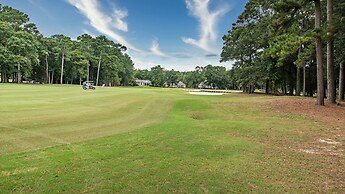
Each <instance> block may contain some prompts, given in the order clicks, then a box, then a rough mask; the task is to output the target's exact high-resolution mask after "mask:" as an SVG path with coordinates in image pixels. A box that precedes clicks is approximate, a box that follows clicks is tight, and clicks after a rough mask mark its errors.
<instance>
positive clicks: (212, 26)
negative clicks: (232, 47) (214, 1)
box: [182, 0, 229, 52]
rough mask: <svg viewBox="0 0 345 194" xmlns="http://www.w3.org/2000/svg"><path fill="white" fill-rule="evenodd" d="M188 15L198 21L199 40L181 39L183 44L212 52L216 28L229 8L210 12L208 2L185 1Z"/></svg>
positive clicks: (208, 0) (207, 0) (204, 0)
mask: <svg viewBox="0 0 345 194" xmlns="http://www.w3.org/2000/svg"><path fill="white" fill-rule="evenodd" d="M185 2H186V4H187V9H188V10H189V12H190V14H191V15H192V16H194V17H196V18H197V19H198V20H199V23H200V26H199V28H200V29H199V30H200V38H199V40H195V39H192V38H182V40H183V42H185V43H187V44H191V45H194V46H197V47H199V48H201V49H203V50H205V51H208V52H213V50H214V48H213V43H214V42H215V41H216V39H217V32H216V27H217V23H218V21H219V19H220V17H221V16H223V15H224V14H225V13H227V12H228V11H229V6H227V5H224V6H222V7H221V8H219V9H217V10H215V11H213V12H211V11H210V10H209V3H210V0H185Z"/></svg>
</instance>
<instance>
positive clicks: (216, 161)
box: [0, 85, 340, 193]
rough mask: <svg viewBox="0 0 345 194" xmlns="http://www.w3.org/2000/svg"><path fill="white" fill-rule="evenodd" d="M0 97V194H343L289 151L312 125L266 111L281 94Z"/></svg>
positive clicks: (41, 93) (36, 93) (112, 92)
mask: <svg viewBox="0 0 345 194" xmlns="http://www.w3.org/2000/svg"><path fill="white" fill-rule="evenodd" d="M0 98H1V104H0V111H1V117H0V133H1V136H0V147H1V152H0V190H1V191H2V192H1V193H3V192H4V193H8V192H15V193H23V192H24V193H27V192H34V193H57V192H63V193H114V192H121V193H170V192H178V193H207V192H211V193H238V192H242V193H248V192H257V193H282V192H290V193H306V192H307V193H308V192H311V193H314V192H331V191H338V192H339V191H340V190H337V187H336V185H335V184H332V183H330V182H329V181H328V182H327V186H325V184H326V183H325V180H327V178H328V177H327V175H326V174H318V176H315V173H317V172H319V171H320V167H323V166H324V165H326V164H324V163H323V162H322V157H321V156H313V155H305V154H303V153H300V152H298V151H296V150H294V149H290V148H291V147H294V145H296V144H301V143H303V142H304V141H305V140H306V139H308V135H309V134H311V133H313V132H314V131H313V129H314V128H313V127H314V126H313V127H311V123H312V121H311V119H310V118H308V117H303V116H299V115H292V114H286V113H279V114H277V113H275V112H272V111H270V110H267V109H265V108H263V107H262V106H260V104H262V103H264V102H266V101H269V100H271V99H272V98H275V97H269V96H256V97H255V96H254V97H253V96H249V95H242V94H227V95H224V96H194V95H188V94H187V93H186V92H184V91H182V90H179V89H156V88H97V89H96V90H95V91H82V90H81V88H80V87H76V86H62V87H61V86H26V85H0ZM282 100H283V99H282ZM301 131H302V132H303V133H301ZM318 133H322V130H320V131H318ZM289 147H290V148H289ZM338 189H339V188H338Z"/></svg>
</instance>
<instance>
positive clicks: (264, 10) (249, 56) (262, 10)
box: [221, 0, 345, 105]
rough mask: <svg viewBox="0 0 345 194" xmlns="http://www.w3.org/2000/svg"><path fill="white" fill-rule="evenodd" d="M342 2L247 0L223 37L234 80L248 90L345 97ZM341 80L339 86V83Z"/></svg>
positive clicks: (344, 4)
mask: <svg viewBox="0 0 345 194" xmlns="http://www.w3.org/2000/svg"><path fill="white" fill-rule="evenodd" d="M344 32H345V2H344V1H343V0H327V1H321V0H289V1H285V0H278V1H277V0H249V2H248V3H247V4H246V6H245V9H244V11H243V12H242V14H241V15H240V16H239V17H238V19H237V21H236V22H235V23H234V24H233V25H232V28H231V30H229V32H228V34H226V35H225V36H224V37H223V40H224V46H223V49H222V53H221V61H223V62H224V61H234V67H233V69H232V71H233V75H234V81H235V82H236V85H238V86H239V87H241V88H243V89H244V90H245V91H246V92H248V93H251V92H253V91H254V89H255V88H256V87H257V86H262V85H264V88H265V89H266V93H278V92H280V93H283V94H289V95H297V96H299V95H301V93H302V94H303V95H304V96H313V95H314V94H315V93H316V95H317V104H318V105H324V98H325V97H327V99H328V101H329V102H330V103H336V92H337V89H338V94H339V100H344V86H345V85H344V81H345V77H344V71H345V69H344V62H345V47H344V44H345V35H344ZM337 86H339V87H337Z"/></svg>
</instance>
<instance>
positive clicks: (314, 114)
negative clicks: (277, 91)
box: [261, 97, 345, 191]
mask: <svg viewBox="0 0 345 194" xmlns="http://www.w3.org/2000/svg"><path fill="white" fill-rule="evenodd" d="M315 102H316V100H315V99H314V98H295V97H294V98H290V97H286V99H283V100H281V99H274V100H270V101H267V102H264V103H263V104H262V105H261V106H262V107H263V108H264V109H267V110H269V111H276V112H279V113H286V114H287V115H290V116H291V115H293V114H296V115H302V116H305V117H307V118H309V119H311V120H312V122H314V126H317V127H316V128H315V130H316V133H314V132H307V131H305V130H303V129H302V130H299V129H296V130H297V131H299V132H300V133H302V134H305V133H308V137H309V138H308V139H307V140H306V141H303V142H301V143H300V144H299V145H296V144H293V145H288V144H289V142H288V141H287V142H279V143H278V144H280V147H285V148H286V149H290V150H291V149H292V150H294V151H296V152H300V153H303V154H304V155H305V157H306V160H307V161H308V158H310V157H313V158H315V157H317V158H318V159H319V162H320V164H318V165H317V166H315V169H314V170H315V176H320V175H326V177H328V180H327V181H325V182H324V184H325V185H337V186H336V187H338V189H340V190H342V191H345V102H340V103H338V104H337V105H331V104H328V103H326V105H325V106H317V105H316V104H315ZM308 125H310V124H308ZM276 143H277V142H276ZM278 146H279V145H278Z"/></svg>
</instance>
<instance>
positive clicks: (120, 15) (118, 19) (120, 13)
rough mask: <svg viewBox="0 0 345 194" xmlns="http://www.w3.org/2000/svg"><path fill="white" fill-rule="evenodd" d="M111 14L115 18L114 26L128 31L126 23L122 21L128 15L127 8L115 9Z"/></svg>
mask: <svg viewBox="0 0 345 194" xmlns="http://www.w3.org/2000/svg"><path fill="white" fill-rule="evenodd" d="M113 16H114V18H115V27H116V28H117V29H119V30H122V31H124V32H128V25H127V23H126V22H124V21H123V19H124V18H125V17H127V16H128V12H127V10H121V9H115V10H114V14H113Z"/></svg>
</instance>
